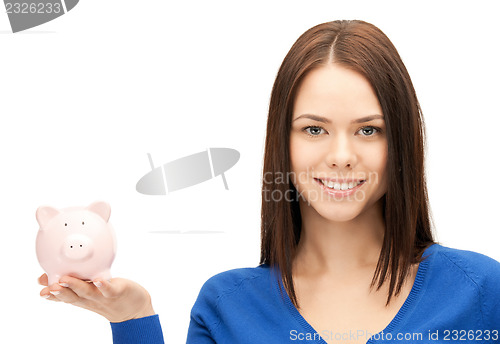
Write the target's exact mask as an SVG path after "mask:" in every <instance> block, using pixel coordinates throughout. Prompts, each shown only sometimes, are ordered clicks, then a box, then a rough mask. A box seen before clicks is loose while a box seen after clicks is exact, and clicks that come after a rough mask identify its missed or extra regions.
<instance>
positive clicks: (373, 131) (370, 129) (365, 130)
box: [358, 125, 382, 137]
mask: <svg viewBox="0 0 500 344" xmlns="http://www.w3.org/2000/svg"><path fill="white" fill-rule="evenodd" d="M360 130H361V131H362V132H363V133H364V134H366V135H363V136H368V137H370V136H375V134H376V133H380V132H382V129H380V128H379V127H374V126H371V125H368V126H366V127H362V128H359V130H358V131H360Z"/></svg>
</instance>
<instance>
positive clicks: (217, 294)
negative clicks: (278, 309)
mask: <svg viewBox="0 0 500 344" xmlns="http://www.w3.org/2000/svg"><path fill="white" fill-rule="evenodd" d="M271 271H273V270H272V269H270V268H269V266H268V265H260V266H258V267H255V268H240V269H233V270H229V271H225V272H222V273H219V274H217V275H215V276H213V277H211V278H209V279H208V280H207V281H206V282H205V283H204V284H203V286H202V287H201V290H200V293H199V294H198V298H197V299H196V302H195V303H194V305H193V308H192V309H191V320H192V321H191V324H192V326H193V327H195V325H196V326H204V327H205V328H207V329H209V330H210V332H211V333H212V332H215V331H216V329H217V328H218V327H219V325H220V323H221V321H222V319H226V320H228V319H232V318H235V317H237V316H238V315H237V313H235V312H236V310H237V309H245V310H247V311H248V310H249V309H250V308H252V307H254V308H255V307H257V308H258V307H259V305H262V303H263V302H265V300H267V299H268V298H269V294H270V293H269V290H270V286H271V283H269V281H271V279H270V277H271V275H272V272H271ZM266 294H267V295H266ZM228 321H229V320H228Z"/></svg>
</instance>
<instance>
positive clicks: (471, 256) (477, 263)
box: [424, 244, 500, 282]
mask: <svg viewBox="0 0 500 344" xmlns="http://www.w3.org/2000/svg"><path fill="white" fill-rule="evenodd" d="M433 246H434V247H431V248H432V250H431V252H435V253H436V254H437V256H438V257H439V260H440V261H441V262H442V263H447V265H450V264H451V266H453V267H455V268H456V269H457V270H458V271H461V272H462V273H464V274H465V275H467V276H468V277H469V278H470V279H472V280H473V281H475V282H480V281H481V280H484V279H495V280H497V281H499V282H500V263H499V262H498V261H496V260H495V259H493V258H490V257H488V256H486V255H484V254H481V253H477V252H473V251H468V250H460V249H456V248H450V247H446V246H442V245H439V244H436V245H433ZM424 256H425V254H424Z"/></svg>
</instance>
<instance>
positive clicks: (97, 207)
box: [87, 202, 111, 222]
mask: <svg viewBox="0 0 500 344" xmlns="http://www.w3.org/2000/svg"><path fill="white" fill-rule="evenodd" d="M87 210H90V211H91V212H94V213H96V214H97V215H99V216H100V217H102V218H103V219H104V221H106V222H108V220H109V216H110V215H111V207H110V206H109V204H108V203H106V202H94V203H92V204H91V205H89V206H88V207H87Z"/></svg>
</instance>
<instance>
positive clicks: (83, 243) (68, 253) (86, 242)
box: [62, 234, 94, 260]
mask: <svg viewBox="0 0 500 344" xmlns="http://www.w3.org/2000/svg"><path fill="white" fill-rule="evenodd" d="M62 251H63V252H62V253H63V255H64V256H65V257H66V258H68V259H71V260H86V259H89V258H90V257H92V254H93V252H94V248H93V244H92V240H90V238H89V237H88V236H86V235H81V234H74V235H71V236H68V237H67V238H66V240H65V241H64V244H63V247H62Z"/></svg>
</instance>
